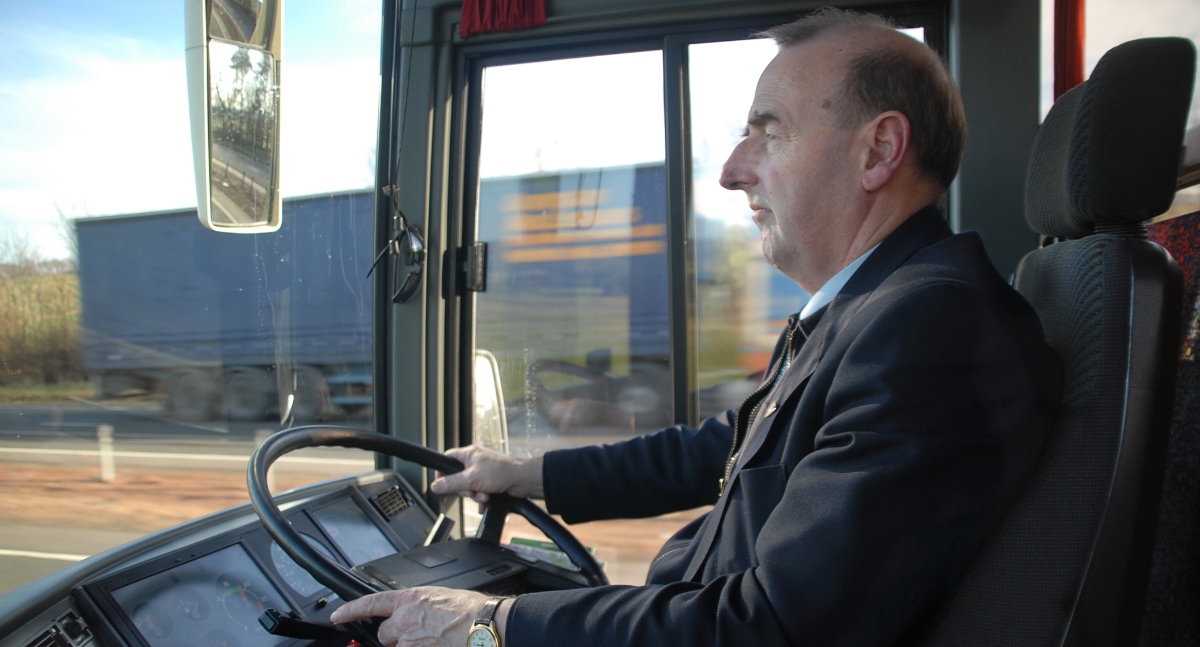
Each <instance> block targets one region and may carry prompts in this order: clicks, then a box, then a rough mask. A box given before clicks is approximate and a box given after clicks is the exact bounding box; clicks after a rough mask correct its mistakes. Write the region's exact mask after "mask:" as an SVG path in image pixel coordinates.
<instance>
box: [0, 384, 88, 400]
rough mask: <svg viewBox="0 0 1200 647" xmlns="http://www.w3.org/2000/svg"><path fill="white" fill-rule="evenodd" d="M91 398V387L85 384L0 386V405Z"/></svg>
mask: <svg viewBox="0 0 1200 647" xmlns="http://www.w3.org/2000/svg"><path fill="white" fill-rule="evenodd" d="M91 397H92V387H91V386H89V385H88V383H87V382H67V383H63V384H5V385H0V404H21V403H41V402H46V403H54V402H69V401H72V400H87V399H89V398H91Z"/></svg>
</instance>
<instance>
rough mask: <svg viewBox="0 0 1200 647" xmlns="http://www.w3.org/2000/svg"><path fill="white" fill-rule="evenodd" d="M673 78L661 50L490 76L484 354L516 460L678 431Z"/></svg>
mask: <svg viewBox="0 0 1200 647" xmlns="http://www.w3.org/2000/svg"><path fill="white" fill-rule="evenodd" d="M661 69H662V55H661V53H660V52H657V51H652V52H639V53H632V54H619V55H610V56H596V57H588V58H577V59H568V60H561V61H548V62H538V63H528V64H520V65H506V66H493V67H488V68H486V69H485V70H484V72H483V83H484V87H483V91H482V95H483V97H484V99H483V101H484V104H483V129H482V135H481V146H480V158H479V171H480V181H479V200H478V203H479V207H478V215H477V218H478V225H477V226H478V230H477V231H478V233H477V236H478V239H479V240H480V241H486V242H488V244H489V245H490V250H489V268H488V273H489V276H488V289H487V291H486V292H484V293H481V294H479V295H478V296H477V298H476V322H475V345H476V348H478V349H480V350H485V351H488V352H490V353H491V354H492V355H493V356H494V357H495V358H496V361H497V364H498V370H499V375H500V380H501V384H502V389H503V393H504V397H505V400H506V408H507V413H508V418H509V422H508V436H509V446H510V448H511V451H512V452H514V453H517V454H524V455H533V454H537V453H541V452H543V451H546V450H547V449H553V448H555V447H560V446H567V445H575V444H586V443H591V442H594V441H595V440H597V439H598V438H607V437H622V436H629V435H630V434H631V433H634V431H635V430H637V429H642V430H646V429H651V428H657V427H659V426H662V425H663V424H666V423H667V422H668V421H669V420H670V412H671V403H670V400H669V394H670V388H669V387H670V382H669V380H670V374H669V372H668V370H667V366H668V364H667V362H668V351H669V347H668V341H669V332H668V323H667V283H666V277H667V265H666V193H665V171H664V166H663V151H664V148H665V143H664V136H663V107H662V106H663V104H662V73H661Z"/></svg>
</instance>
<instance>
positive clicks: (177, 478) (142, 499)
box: [0, 402, 699, 594]
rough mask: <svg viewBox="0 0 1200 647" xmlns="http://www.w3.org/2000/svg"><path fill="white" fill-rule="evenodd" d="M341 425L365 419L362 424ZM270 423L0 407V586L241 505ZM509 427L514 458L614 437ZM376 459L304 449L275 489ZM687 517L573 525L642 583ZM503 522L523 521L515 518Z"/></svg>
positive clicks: (284, 462) (621, 574) (104, 409)
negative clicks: (107, 472) (107, 451)
mask: <svg viewBox="0 0 1200 647" xmlns="http://www.w3.org/2000/svg"><path fill="white" fill-rule="evenodd" d="M515 422H516V421H514V423H515ZM526 422H528V421H526ZM339 424H346V425H348V426H355V427H360V428H366V427H368V422H367V421H366V420H349V421H340V422H339ZM523 424H524V423H523ZM103 425H107V426H111V427H112V429H113V434H112V435H113V442H112V467H113V471H114V473H115V477H114V478H113V479H112V480H109V481H104V480H102V479H101V476H102V474H103V468H102V462H101V460H102V459H101V454H102V450H101V443H100V442H99V441H98V439H97V429H98V428H99V427H100V426H103ZM278 429H279V425H278V424H277V423H276V424H269V423H265V422H264V423H258V424H255V423H234V424H225V423H211V424H185V423H178V422H173V421H169V420H164V419H162V418H161V417H160V410H159V408H158V407H157V406H156V405H153V404H132V403H131V404H125V405H119V406H113V405H105V406H101V405H98V404H92V403H83V402H80V403H72V404H69V405H55V406H51V405H3V406H0V594H2V593H5V592H7V591H9V590H12V589H14V588H16V587H17V586H20V585H21V584H24V583H26V582H29V581H32V580H34V579H36V578H38V577H41V576H43V575H45V574H47V573H50V572H53V571H55V570H57V569H59V568H62V567H64V566H66V565H68V564H70V563H71V562H73V561H78V560H80V559H83V558H85V557H87V556H90V555H93V554H96V553H98V552H101V551H104V550H107V549H108V548H111V547H114V546H117V545H120V544H123V543H125V542H128V541H130V540H132V539H134V538H136V537H140V536H143V535H145V534H147V533H149V532H151V531H153V530H157V529H160V528H165V527H168V526H171V525H174V524H177V523H181V522H183V521H185V520H188V519H192V518H196V517H199V516H202V515H204V514H207V513H209V512H213V511H215V510H219V509H223V508H226V507H229V506H232V505H236V504H238V503H240V502H243V501H245V500H246V494H245V476H244V474H245V468H246V460H247V457H248V456H249V454H250V453H251V452H252V451H253V448H254V447H255V445H256V440H255V438H256V435H257V434H263V433H271V432H274V431H277V430H278ZM622 433H623V434H625V435H627V434H628V433H629V432H628V430H625V431H624V432H622ZM510 434H512V436H511V438H510V451H512V452H513V453H514V454H517V455H530V454H533V453H542V452H544V451H547V450H549V449H554V448H558V447H565V446H569V445H581V444H592V443H595V442H604V441H612V440H614V439H615V437H614V435H613V434H611V433H610V434H602V435H594V436H586V435H570V436H562V435H554V434H550V433H549V432H548V431H547V430H545V429H542V428H533V427H531V426H530V425H529V424H524V426H523V425H522V424H513V425H511V426H510ZM373 465H374V463H373V459H372V456H371V455H370V454H367V453H366V452H362V451H358V450H352V449H343V448H319V449H312V450H303V451H301V452H296V453H294V454H289V455H287V456H284V457H283V458H281V459H280V460H279V462H277V463H276V466H275V467H274V468H273V470H272V473H273V475H274V479H275V480H276V484H277V485H276V486H275V487H273V488H272V489H273V490H274V491H279V490H283V489H287V488H291V487H297V486H299V485H303V484H306V483H312V482H316V481H319V480H324V479H328V478H333V477H336V476H341V475H344V474H354V473H359V472H363V471H367V470H370V469H372V468H373ZM696 514H699V512H698V511H697V512H691V513H680V514H676V515H669V516H667V517H663V518H659V519H652V520H639V521H637V522H621V521H612V522H596V523H595V524H583V525H582V526H576V527H573V528H572V530H573V532H575V533H576V534H577V535H578V536H579V537H580V539H581V540H583V541H584V542H585V544H587V545H590V546H595V547H597V549H598V553H597V554H598V555H603V556H604V559H605V560H607V562H608V567H609V573H610V577H612V578H614V581H620V582H626V583H640V582H641V581H642V579H643V578H644V577H645V572H646V566H647V564H648V562H649V560H650V559H651V558H652V557H653V555H654V554H655V552H656V551H657V549H658V547H659V546H660V545H661V543H662V541H664V540H665V539H666V538H667V537H668V536H670V534H671V533H672V532H674V530H675V529H677V528H679V527H680V526H682V525H683V524H684V523H686V522H687V521H688V520H690V519H691V518H692V517H694V516H695V515H696ZM512 525H513V527H514V528H520V527H521V522H520V521H518V520H514V523H513V524H512Z"/></svg>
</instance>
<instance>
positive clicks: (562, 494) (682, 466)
mask: <svg viewBox="0 0 1200 647" xmlns="http://www.w3.org/2000/svg"><path fill="white" fill-rule="evenodd" d="M733 415H734V414H733V411H726V412H725V413H723V414H720V415H718V416H714V417H712V418H709V419H708V420H705V421H704V423H702V424H701V425H700V427H699V428H697V429H692V428H690V427H685V426H682V425H680V426H675V427H669V428H667V429H664V430H662V431H659V432H657V433H654V434H650V435H647V436H640V437H637V438H631V439H629V440H626V441H622V442H619V443H614V444H611V445H599V446H592V447H580V448H577V449H564V450H557V451H552V452H548V453H547V454H546V457H545V460H544V462H543V464H542V481H543V487H544V490H545V497H546V508H547V509H548V510H549V511H550V512H551V513H553V514H558V515H561V516H562V518H563V520H564V521H566V522H567V523H580V522H583V521H595V520H598V519H617V518H621V519H636V518H641V517H652V516H655V515H660V514H667V513H669V512H677V511H679V510H688V509H691V508H696V507H699V506H702V505H709V504H711V503H712V502H713V501H715V500H716V499H717V479H719V478H720V476H721V472H722V470H723V469H724V467H725V459H726V457H727V456H728V453H729V447H730V444H731V443H732V433H733V432H732V426H731V421H732V419H733Z"/></svg>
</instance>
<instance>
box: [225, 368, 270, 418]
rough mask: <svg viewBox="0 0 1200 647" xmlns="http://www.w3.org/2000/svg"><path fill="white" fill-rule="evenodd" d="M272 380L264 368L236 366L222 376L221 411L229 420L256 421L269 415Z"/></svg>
mask: <svg viewBox="0 0 1200 647" xmlns="http://www.w3.org/2000/svg"><path fill="white" fill-rule="evenodd" d="M270 391H271V382H270V380H268V379H267V374H266V372H265V371H263V370H262V369H258V368H254V367H252V366H235V367H233V368H227V369H225V374H224V375H222V376H221V411H222V412H223V413H224V414H225V417H226V418H228V419H229V420H238V421H254V420H262V419H263V418H265V417H266V416H267V407H268V406H269V405H270V397H269V394H270Z"/></svg>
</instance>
